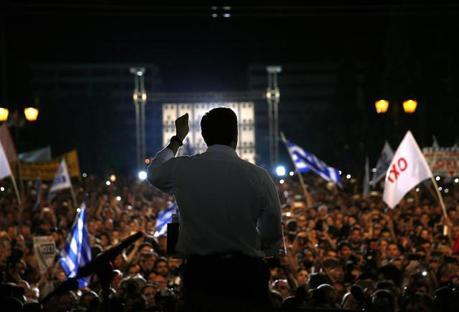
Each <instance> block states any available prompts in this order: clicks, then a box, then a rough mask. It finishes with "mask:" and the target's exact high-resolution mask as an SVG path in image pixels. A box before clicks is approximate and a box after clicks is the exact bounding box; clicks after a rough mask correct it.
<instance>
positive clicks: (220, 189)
mask: <svg viewBox="0 0 459 312" xmlns="http://www.w3.org/2000/svg"><path fill="white" fill-rule="evenodd" d="M163 176H168V177H169V179H167V180H169V181H168V182H167V183H165V181H164V178H162V177H163ZM150 181H151V182H152V184H153V185H155V186H157V187H158V188H160V189H162V190H165V191H169V192H172V193H173V194H174V195H175V196H176V200H177V203H178V206H179V210H180V235H179V241H178V245H177V250H178V251H179V252H180V253H182V254H184V255H207V254H216V253H217V254H218V253H221V254H223V253H243V254H246V255H249V256H255V257H262V256H264V255H265V253H264V252H262V250H269V252H271V251H274V249H275V248H276V246H278V243H279V240H280V239H281V237H282V236H281V230H280V222H279V220H280V209H279V204H278V203H279V199H278V197H277V192H276V189H275V186H274V184H273V182H272V181H271V178H270V177H269V175H268V174H267V172H266V171H265V170H263V169H261V168H260V167H257V166H255V165H253V164H250V163H248V162H246V161H243V160H241V159H240V158H239V157H238V156H237V154H236V152H235V151H234V149H232V148H231V147H229V146H225V145H213V146H210V147H209V149H208V150H207V151H206V152H205V153H203V154H200V155H196V156H192V157H179V158H175V159H171V160H169V161H168V162H166V163H165V164H163V165H162V166H160V167H158V168H157V169H156V170H155V169H153V170H150ZM276 225H277V226H276Z"/></svg>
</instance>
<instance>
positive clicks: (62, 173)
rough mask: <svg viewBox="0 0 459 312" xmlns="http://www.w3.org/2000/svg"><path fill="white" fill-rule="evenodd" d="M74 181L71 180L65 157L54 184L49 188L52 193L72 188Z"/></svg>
mask: <svg viewBox="0 0 459 312" xmlns="http://www.w3.org/2000/svg"><path fill="white" fill-rule="evenodd" d="M71 187H72V181H71V180H70V176H69V171H68V169H67V163H66V162H65V159H63V160H62V161H61V163H60V165H59V168H58V169H57V172H56V175H55V177H54V181H53V185H51V188H50V189H49V192H50V193H54V192H56V191H60V190H63V189H67V188H71Z"/></svg>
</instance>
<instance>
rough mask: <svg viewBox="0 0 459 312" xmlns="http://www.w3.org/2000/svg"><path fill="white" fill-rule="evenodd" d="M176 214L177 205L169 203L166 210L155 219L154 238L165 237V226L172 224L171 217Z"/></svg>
mask: <svg viewBox="0 0 459 312" xmlns="http://www.w3.org/2000/svg"><path fill="white" fill-rule="evenodd" d="M176 213H177V204H176V203H172V202H170V203H169V205H168V206H167V208H166V209H164V210H161V211H160V212H159V213H158V218H157V219H156V231H155V234H154V236H155V237H158V236H161V235H165V234H166V232H167V224H168V223H171V222H172V216H173V215H174V214H176Z"/></svg>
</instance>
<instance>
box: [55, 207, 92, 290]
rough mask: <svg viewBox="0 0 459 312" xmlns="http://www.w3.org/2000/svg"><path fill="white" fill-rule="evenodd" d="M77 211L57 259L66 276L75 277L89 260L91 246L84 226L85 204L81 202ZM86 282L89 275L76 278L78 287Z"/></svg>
mask: <svg viewBox="0 0 459 312" xmlns="http://www.w3.org/2000/svg"><path fill="white" fill-rule="evenodd" d="M77 211H78V212H77V215H76V218H75V222H74V223H73V225H72V229H71V230H70V233H69V235H68V237H67V244H66V245H65V248H64V249H63V250H62V251H61V255H60V256H61V258H60V259H59V263H60V265H61V266H62V269H64V272H65V275H66V276H67V278H70V277H75V276H76V275H77V273H78V269H79V268H81V267H83V266H85V265H86V264H88V263H89V262H90V261H91V246H90V245H89V236H88V230H87V228H86V205H85V204H84V203H83V204H82V205H81V207H80V208H79V209H78V210H77ZM88 283H89V277H86V278H81V279H79V280H78V286H79V287H80V288H82V287H86V286H87V285H88Z"/></svg>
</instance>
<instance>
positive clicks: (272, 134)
mask: <svg viewBox="0 0 459 312" xmlns="http://www.w3.org/2000/svg"><path fill="white" fill-rule="evenodd" d="M266 71H267V72H268V88H267V89H266V101H267V102H268V122H269V128H268V130H269V133H268V136H269V158H270V163H271V168H274V166H275V165H276V164H277V161H278V159H279V100H280V90H279V85H278V83H277V75H278V74H280V73H281V72H282V67H281V66H267V67H266Z"/></svg>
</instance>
